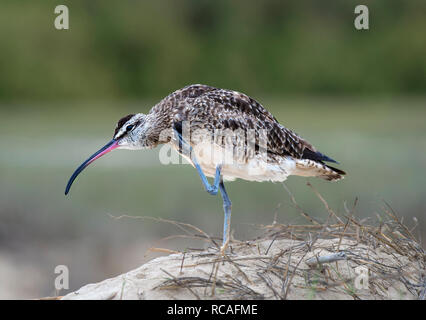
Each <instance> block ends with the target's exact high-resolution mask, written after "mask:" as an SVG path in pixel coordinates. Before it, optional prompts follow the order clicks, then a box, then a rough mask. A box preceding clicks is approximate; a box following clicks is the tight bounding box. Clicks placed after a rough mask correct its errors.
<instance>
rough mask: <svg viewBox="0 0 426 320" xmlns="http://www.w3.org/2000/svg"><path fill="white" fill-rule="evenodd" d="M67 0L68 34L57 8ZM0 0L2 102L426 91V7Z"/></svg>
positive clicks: (334, 0)
mask: <svg viewBox="0 0 426 320" xmlns="http://www.w3.org/2000/svg"><path fill="white" fill-rule="evenodd" d="M58 4H66V5H68V7H69V11H70V29H69V30H65V31H58V30H56V29H55V28H54V26H53V22H54V18H55V17H56V15H55V14H54V8H55V6H56V5H58ZM358 4H362V2H360V1H353V0H345V1H341V0H330V1H326V2H323V1H317V0H305V1H278V0H264V1H254V0H238V1H225V0H216V1H207V0H180V1H175V0H158V1H130V0H124V1H100V0H97V1H96V0H90V1H87V0H73V1H65V0H62V1H52V0H31V1H30V0H27V1H22V0H21V1H16V0H2V1H1V3H0V40H1V50H0V70H1V72H0V101H16V100H18V101H34V100H35V99H36V100H58V99H61V100H63V99H78V100H82V99H83V100H84V99H102V100H105V99H123V98H125V99H139V98H147V97H149V98H151V97H156V98H159V97H162V96H165V95H166V94H167V93H169V92H170V91H173V90H174V89H177V88H180V87H182V86H184V85H187V84H190V83H206V84H210V85H214V86H218V87H227V88H233V89H236V90H240V91H243V92H246V93H249V94H251V95H254V94H259V93H261V94H271V95H282V94H306V93H309V94H325V95H330V94H350V95H354V94H356V95H360V94H362V95H370V94H423V93H425V88H426V59H425V57H426V37H425V34H424V32H425V30H426V2H425V1H424V0H411V1H404V0H376V1H369V2H368V3H367V4H368V7H369V10H370V30H368V31H357V30H355V28H354V23H353V21H354V17H355V14H354V8H355V6H356V5H358Z"/></svg>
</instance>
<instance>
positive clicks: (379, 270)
mask: <svg viewBox="0 0 426 320" xmlns="http://www.w3.org/2000/svg"><path fill="white" fill-rule="evenodd" d="M231 249H232V250H231V252H230V253H229V254H228V255H227V256H225V257H222V256H220V254H219V253H218V250H217V248H213V247H211V248H208V249H206V250H202V251H201V250H200V251H191V252H186V253H177V254H170V255H168V256H164V257H159V258H156V259H153V260H151V261H149V262H148V263H146V264H144V265H142V266H140V267H139V268H137V269H135V270H132V271H129V272H127V273H125V274H121V275H118V276H117V277H115V278H111V279H107V280H104V281H102V282H99V283H95V284H88V285H86V286H84V287H82V288H80V289H79V290H76V291H74V292H72V293H69V294H67V295H66V296H64V297H63V299H64V300H68V299H100V300H107V299H115V300H117V299H418V298H419V295H421V287H422V283H423V282H422V281H423V279H424V278H423V277H424V273H425V270H424V261H421V260H416V258H414V259H413V257H409V256H404V254H403V253H402V254H400V253H395V252H393V251H392V250H391V249H392V248H390V247H387V246H384V245H381V244H377V246H375V247H374V246H371V245H366V244H362V243H357V242H356V241H354V240H352V239H339V238H334V239H326V240H325V239H323V240H316V241H312V242H311V243H310V242H309V241H299V240H289V239H279V240H278V239H275V240H274V239H267V240H258V241H252V242H244V243H238V244H232V246H231ZM318 259H319V260H322V259H325V260H327V259H328V260H331V261H330V262H329V261H326V262H324V263H321V264H318V261H319V260H318ZM337 259H341V260H337ZM421 259H422V258H421ZM365 270H367V273H363V272H365ZM360 275H361V276H360ZM366 275H368V279H366V278H365V276H366ZM362 279H365V281H362ZM419 288H420V289H419Z"/></svg>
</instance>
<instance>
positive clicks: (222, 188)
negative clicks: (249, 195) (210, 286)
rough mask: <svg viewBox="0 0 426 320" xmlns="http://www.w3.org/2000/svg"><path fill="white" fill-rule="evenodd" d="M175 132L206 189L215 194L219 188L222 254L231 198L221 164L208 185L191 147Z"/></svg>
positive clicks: (225, 241)
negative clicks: (221, 207)
mask: <svg viewBox="0 0 426 320" xmlns="http://www.w3.org/2000/svg"><path fill="white" fill-rule="evenodd" d="M174 131H175V134H176V136H177V139H178V143H179V149H180V151H181V152H184V153H186V154H190V158H191V160H192V162H193V164H194V166H195V168H196V169H197V171H198V174H199V176H200V178H201V181H202V182H203V185H204V188H205V189H206V191H207V192H208V193H209V194H211V195H216V194H217V192H218V187H219V188H220V193H221V194H222V199H223V210H224V213H225V218H224V224H223V242H222V247H221V248H220V252H221V253H222V255H223V254H224V253H225V250H226V248H227V247H228V243H229V229H230V224H231V200H230V199H229V196H228V193H227V192H226V190H225V185H224V184H223V180H222V177H221V169H222V166H221V165H218V166H217V167H216V174H215V178H214V182H213V185H210V183H209V181H208V180H207V177H206V175H205V174H204V172H203V170H202V169H201V166H200V164H199V163H198V161H197V158H196V157H195V156H194V155H193V153H192V147H191V145H189V144H188V143H187V142H186V141H185V140H184V139H183V138H182V135H181V134H180V132H179V131H178V130H176V128H175V129H174Z"/></svg>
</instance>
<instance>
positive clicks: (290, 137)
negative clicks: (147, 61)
mask: <svg viewBox="0 0 426 320" xmlns="http://www.w3.org/2000/svg"><path fill="white" fill-rule="evenodd" d="M151 112H154V113H156V114H161V115H162V117H164V118H165V121H166V122H167V126H173V125H175V124H180V123H187V124H189V127H190V131H191V133H192V132H195V131H197V130H198V131H200V132H201V131H202V132H209V133H212V134H213V133H215V134H216V136H217V133H218V132H219V133H223V132H227V133H228V135H229V132H240V133H241V132H242V133H243V134H244V137H245V141H246V143H245V144H243V145H241V143H240V142H241V141H237V140H236V139H235V135H234V136H231V138H229V139H227V138H222V137H223V134H222V135H220V134H219V137H221V139H219V140H218V139H215V140H214V141H215V145H216V146H219V147H224V146H225V145H226V143H228V144H229V143H230V144H231V145H232V146H233V148H234V150H233V155H232V156H231V157H232V158H235V151H236V150H237V151H238V150H239V152H240V153H241V154H243V157H242V158H241V159H240V158H238V161H240V160H242V162H241V161H240V162H239V164H238V165H237V164H234V165H233V166H230V165H229V166H226V165H225V167H224V175H225V177H226V171H227V170H228V173H229V175H230V177H228V178H229V179H231V178H232V177H231V176H234V177H236V178H243V179H246V180H257V181H261V180H272V181H282V180H284V179H285V178H286V177H287V176H288V175H290V174H296V175H303V176H320V177H322V178H324V179H327V180H338V179H340V178H342V175H343V174H344V172H343V171H341V170H338V169H336V168H333V167H330V166H327V165H326V164H324V162H325V161H329V162H336V161H334V160H333V159H331V158H329V157H327V156H325V155H323V154H322V153H320V152H318V151H317V150H316V149H315V148H314V147H313V146H312V145H311V144H310V143H309V142H307V141H306V140H304V139H303V138H301V137H300V136H299V135H297V134H296V133H294V132H293V131H291V130H289V129H287V128H285V127H284V126H283V125H281V124H280V123H279V122H278V120H277V119H276V118H275V117H274V116H273V115H272V114H271V113H270V112H269V111H268V110H266V109H265V108H264V107H263V106H262V105H261V104H260V103H259V102H257V101H256V100H254V99H253V98H251V97H249V96H247V95H245V94H243V93H240V92H237V91H233V90H227V89H219V88H215V87H211V86H206V85H201V84H196V85H190V86H186V87H184V88H182V89H179V90H177V91H175V92H173V93H171V94H170V95H168V96H167V97H166V98H164V99H163V100H162V101H161V102H160V103H159V104H157V105H156V106H155V107H154V108H153V109H152V110H151ZM166 114H167V115H168V116H167V117H166V116H165V115H166ZM225 137H226V135H225ZM189 140H190V141H189V142H190V144H191V145H193V147H196V144H197V143H196V141H195V140H196V137H193V136H192V135H191V137H190V139H189ZM226 140H228V141H226ZM247 142H248V143H247ZM250 142H251V144H250ZM250 146H251V148H250ZM201 148H202V149H206V146H204V145H203V146H201ZM248 149H250V150H248ZM248 151H249V152H248ZM215 152H219V151H218V150H216V151H215ZM221 152H222V151H221ZM204 153H205V152H204ZM222 153H223V152H222ZM209 156H211V154H209ZM260 156H262V159H261V158H260ZM232 160H236V159H232ZM260 162H262V163H260ZM215 164H216V163H212V164H211V165H210V166H206V168H205V169H206V170H207V171H208V172H207V174H208V175H212V174H214V165H215ZM242 166H243V167H244V170H246V171H247V170H248V169H250V172H251V173H250V172H245V173H244V174H241V170H242V169H241V168H242ZM259 166H261V167H262V168H263V169H262V170H263V171H265V170H266V171H267V172H266V173H264V174H262V176H264V177H258V176H256V174H255V172H257V171H258V170H257V169H259V168H257V169H256V170H257V171H256V170H254V169H253V167H259ZM227 167H228V168H227ZM244 170H243V171H244ZM210 171H211V173H212V174H209V173H210Z"/></svg>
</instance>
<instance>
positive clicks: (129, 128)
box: [126, 124, 134, 131]
mask: <svg viewBox="0 0 426 320" xmlns="http://www.w3.org/2000/svg"><path fill="white" fill-rule="evenodd" d="M133 127H134V125H133V124H129V125H128V126H127V127H126V131H130V130H132V129H133Z"/></svg>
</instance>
